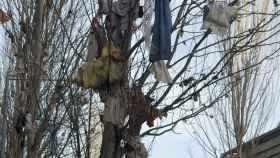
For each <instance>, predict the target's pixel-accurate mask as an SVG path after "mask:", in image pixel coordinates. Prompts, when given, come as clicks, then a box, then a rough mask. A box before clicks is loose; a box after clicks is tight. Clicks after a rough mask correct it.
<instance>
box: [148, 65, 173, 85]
mask: <svg viewBox="0 0 280 158" xmlns="http://www.w3.org/2000/svg"><path fill="white" fill-rule="evenodd" d="M151 72H152V73H154V76H155V78H156V80H158V81H163V82H165V83H172V79H171V76H170V74H169V72H168V69H167V68H166V64H165V62H164V61H163V60H160V61H157V62H154V63H153V65H152V68H151Z"/></svg>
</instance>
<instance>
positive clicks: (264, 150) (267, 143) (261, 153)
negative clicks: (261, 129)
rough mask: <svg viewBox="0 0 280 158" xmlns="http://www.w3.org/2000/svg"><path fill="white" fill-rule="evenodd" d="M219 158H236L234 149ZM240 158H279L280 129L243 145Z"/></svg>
mask: <svg viewBox="0 0 280 158" xmlns="http://www.w3.org/2000/svg"><path fill="white" fill-rule="evenodd" d="M221 158H238V156H237V154H236V148H235V149H232V150H230V151H228V152H226V153H224V154H222V156H221ZM242 158H280V127H278V128H275V129H273V130H271V131H269V132H267V133H265V134H263V135H261V136H259V137H256V138H254V139H252V140H250V141H248V142H247V143H245V144H244V145H243V154H242Z"/></svg>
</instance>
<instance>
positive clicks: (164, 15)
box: [150, 0, 172, 62]
mask: <svg viewBox="0 0 280 158" xmlns="http://www.w3.org/2000/svg"><path fill="white" fill-rule="evenodd" d="M171 29H172V21H171V12H170V8H169V0H156V1H155V23H154V26H153V37H152V46H151V51H150V61H151V62H155V61H159V60H169V59H170V57H171V31H172V30H171Z"/></svg>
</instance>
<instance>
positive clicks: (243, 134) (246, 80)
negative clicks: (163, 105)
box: [193, 0, 279, 158]
mask: <svg viewBox="0 0 280 158" xmlns="http://www.w3.org/2000/svg"><path fill="white" fill-rule="evenodd" d="M246 3H248V1H246V0H244V1H241V4H246ZM271 6H273V3H272V2H269V1H266V2H264V3H261V4H260V1H256V2H255V5H254V6H246V7H244V9H243V10H240V11H239V12H240V14H243V15H247V14H250V13H251V12H254V13H259V14H252V15H250V16H247V17H244V18H242V19H241V20H240V21H238V22H236V23H235V24H234V26H233V28H232V31H231V34H240V33H241V32H243V31H244V30H246V29H250V28H251V27H252V26H255V25H256V24H258V23H259V24H261V23H265V21H266V15H267V14H269V13H271V12H273V10H274V9H272V8H271ZM273 25H274V23H270V24H268V25H267V26H265V28H267V29H269V28H270V29H273ZM269 36H270V33H269V32H265V31H259V32H256V33H255V35H254V37H252V38H251V39H250V40H251V44H253V45H256V47H254V48H250V49H247V50H244V51H240V52H239V53H238V54H236V55H235V56H234V57H233V58H232V59H231V60H230V63H229V64H228V65H227V66H226V68H225V73H226V74H233V75H232V76H230V77H229V78H228V79H227V80H225V81H224V82H221V84H220V85H219V86H222V87H224V88H225V89H227V90H228V93H227V94H226V95H225V98H224V99H223V100H221V101H220V102H218V103H217V105H216V106H215V107H214V108H213V109H212V110H210V111H208V112H205V115H204V116H202V117H201V118H200V119H197V120H196V122H197V123H198V124H195V125H194V126H193V127H194V129H196V130H195V131H197V132H195V134H194V136H195V137H196V138H198V139H197V140H198V142H199V143H200V145H201V146H202V147H203V149H204V150H205V151H206V152H207V153H208V155H209V157H220V154H221V153H223V152H226V151H229V150H230V149H233V148H236V149H237V150H236V151H235V152H234V153H231V154H235V156H237V157H238V158H242V157H243V153H244V151H243V150H244V148H243V144H244V143H245V142H246V141H248V140H250V139H253V138H255V137H257V136H259V135H260V134H261V133H263V132H264V131H266V130H267V128H268V127H267V126H269V125H271V124H270V123H271V122H273V120H272V117H271V115H272V114H273V113H272V112H273V109H275V108H276V107H277V104H278V99H277V98H278V96H277V94H276V93H275V92H276V91H277V87H278V86H279V85H278V84H277V81H276V77H277V72H276V71H277V63H278V58H273V57H271V58H270V57H267V55H268V54H273V53H274V52H275V50H277V49H278V47H277V46H273V45H267V46H264V45H259V44H258V43H259V42H261V41H263V40H268V41H270V40H271V39H267V37H269ZM233 41H234V39H233V40H230V41H227V42H225V43H224V44H223V46H222V47H221V50H226V49H227V48H230V47H232V42H233ZM244 42H245V41H244ZM225 53H227V52H226V51H225ZM251 67H253V68H251ZM211 91H212V90H211V89H209V92H211ZM212 94H213V95H211V98H215V96H216V93H215V92H214V93H212ZM205 116H206V117H205ZM205 122H207V123H206V124H208V126H203V124H205ZM196 125H198V126H196ZM270 128H271V127H270Z"/></svg>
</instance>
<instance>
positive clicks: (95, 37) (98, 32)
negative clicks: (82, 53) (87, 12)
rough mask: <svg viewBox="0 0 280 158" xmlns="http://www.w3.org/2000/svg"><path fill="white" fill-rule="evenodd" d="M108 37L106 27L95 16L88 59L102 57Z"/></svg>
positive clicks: (90, 35) (89, 41) (88, 48)
mask: <svg viewBox="0 0 280 158" xmlns="http://www.w3.org/2000/svg"><path fill="white" fill-rule="evenodd" d="M106 39H107V38H106V33H105V30H104V28H103V27H102V26H100V24H99V23H98V21H97V19H96V18H93V20H92V26H91V31H90V33H89V36H88V46H87V50H88V53H87V58H86V61H90V60H91V59H92V58H98V57H100V55H101V51H102V48H103V46H104V44H105V43H106Z"/></svg>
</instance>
